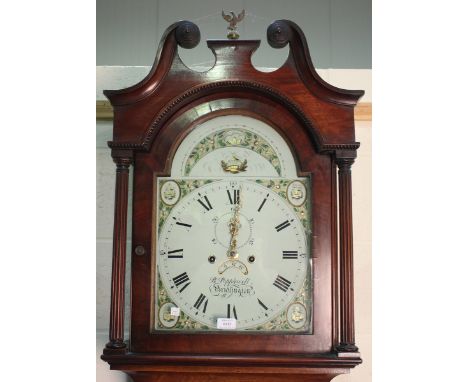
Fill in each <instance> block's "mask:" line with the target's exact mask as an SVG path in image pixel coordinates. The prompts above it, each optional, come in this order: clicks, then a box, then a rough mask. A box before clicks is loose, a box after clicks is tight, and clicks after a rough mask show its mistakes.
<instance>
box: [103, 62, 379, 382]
mask: <svg viewBox="0 0 468 382" xmlns="http://www.w3.org/2000/svg"><path fill="white" fill-rule="evenodd" d="M148 71H149V68H148V67H140V68H128V67H127V68H125V67H97V80H96V83H97V90H96V99H104V96H103V95H102V90H103V89H118V88H122V87H125V86H129V85H132V84H134V83H135V82H137V81H139V80H141V79H142V78H143V77H144V76H145V74H146V73H147V72H148ZM319 74H320V75H321V76H322V78H324V79H325V80H326V81H328V82H329V83H331V84H332V85H335V86H338V87H344V88H349V89H364V90H365V91H366V95H365V97H364V99H363V101H364V102H371V75H372V73H371V70H352V69H350V70H344V69H342V70H340V69H330V70H320V71H319ZM111 139H112V121H97V123H96V166H97V169H96V176H97V190H96V192H97V198H96V203H97V205H96V209H97V217H96V218H97V222H96V226H97V232H96V268H97V280H96V286H97V288H96V330H97V333H96V337H97V340H96V342H97V344H96V360H97V361H96V362H97V381H98V382H117V381H126V379H125V378H126V377H125V375H124V374H123V373H121V372H118V371H110V370H109V368H108V365H107V364H106V363H104V362H103V361H101V360H100V358H99V357H100V355H101V352H102V349H103V347H104V345H105V343H106V342H107V336H108V328H109V306H110V285H111V284H110V276H111V265H112V229H113V211H114V210H113V206H114V182H115V165H114V163H113V162H112V159H111V157H110V150H109V149H108V147H107V141H109V140H111ZM356 140H357V141H358V142H361V147H360V149H359V150H358V158H357V160H356V163H355V164H354V166H353V214H354V250H355V259H354V261H355V263H354V264H355V287H356V288H355V304H356V311H355V315H356V343H357V345H358V346H359V348H360V351H361V354H362V358H363V360H364V363H363V364H362V365H360V366H358V367H356V368H355V369H354V370H353V371H351V374H349V375H342V376H339V377H337V378H336V379H335V381H337V382H345V381H346V382H370V381H371V143H372V142H371V122H357V123H356ZM130 175H132V173H130ZM131 183H132V182H130V185H131ZM130 192H131V189H130ZM130 215H131V211H129V217H130ZM130 237H131V221H130V219H129V222H128V239H130ZM129 266H130V264H129V262H128V261H127V267H128V269H129ZM128 276H129V275H128V273H127V298H126V313H127V318H126V322H125V325H126V331H128V323H129V319H128V312H129V305H128V302H129V298H128V289H129V288H128V282H129V277H128Z"/></svg>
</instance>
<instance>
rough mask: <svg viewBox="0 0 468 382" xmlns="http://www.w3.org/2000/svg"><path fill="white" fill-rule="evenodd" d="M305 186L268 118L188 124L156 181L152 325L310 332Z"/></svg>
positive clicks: (159, 327) (231, 118)
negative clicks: (165, 172)
mask: <svg viewBox="0 0 468 382" xmlns="http://www.w3.org/2000/svg"><path fill="white" fill-rule="evenodd" d="M309 183H310V182H309V180H308V178H298V177H297V174H296V171H295V164H294V160H293V157H292V155H291V153H290V151H289V148H288V146H287V144H286V143H285V142H284V140H283V139H282V138H281V137H280V136H279V134H278V133H276V131H275V130H274V129H273V128H272V127H271V126H269V125H267V124H266V123H264V122H261V121H259V120H256V119H253V118H250V117H245V116H222V117H216V118H213V119H211V120H209V121H206V122H204V123H202V124H200V125H198V126H196V127H195V128H194V130H193V131H192V132H191V133H190V134H189V135H188V136H187V137H186V138H185V140H184V142H183V143H182V144H181V145H180V147H179V149H178V151H177V153H176V155H175V157H174V161H173V166H172V174H171V177H159V178H157V185H156V186H157V187H156V189H157V192H156V205H157V209H156V219H157V224H156V237H157V249H156V253H155V256H156V264H157V267H156V275H155V276H156V278H155V279H156V283H155V289H156V290H155V292H156V293H155V296H156V298H155V306H156V309H155V312H156V314H155V330H186V331H190V330H223V329H221V327H220V320H222V321H228V322H229V325H230V326H229V328H230V329H231V330H239V331H242V330H251V331H258V332H271V331H287V332H288V331H291V332H301V333H303V332H308V331H311V329H312V328H311V325H310V322H311V315H312V314H311V313H312V306H311V303H310V296H311V281H310V279H311V277H310V275H311V258H310V249H309V236H310V231H311V227H310V205H309V197H310V189H309V186H308V185H309ZM226 319H227V320H226Z"/></svg>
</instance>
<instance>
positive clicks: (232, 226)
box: [218, 187, 249, 275]
mask: <svg viewBox="0 0 468 382" xmlns="http://www.w3.org/2000/svg"><path fill="white" fill-rule="evenodd" d="M241 207H242V187H241V188H239V196H238V199H237V203H236V204H235V207H234V214H233V216H232V217H231V219H230V220H229V223H228V225H229V233H230V234H231V240H230V241H229V249H228V251H227V257H228V260H226V261H225V262H223V263H222V264H221V265H220V266H219V268H218V273H219V274H220V275H221V274H223V273H224V272H225V271H226V270H228V269H231V268H236V269H238V270H239V271H240V272H241V273H242V274H244V275H246V274H248V273H249V271H248V269H247V267H246V265H245V264H244V263H243V262H242V261H240V260H239V252H238V251H237V238H238V236H239V230H240V227H241V224H240V209H241Z"/></svg>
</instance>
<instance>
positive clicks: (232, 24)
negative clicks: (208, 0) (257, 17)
mask: <svg viewBox="0 0 468 382" xmlns="http://www.w3.org/2000/svg"><path fill="white" fill-rule="evenodd" d="M229 13H230V15H229V14H226V13H224V9H223V10H222V12H221V15H222V16H223V19H224V20H226V21H227V22H228V23H229V26H228V27H227V30H228V31H229V32H228V34H227V38H229V39H231V40H237V39H238V38H239V33H237V23H240V22H241V21H242V20H243V19H244V16H245V9H243V10H242V12H241V13H239V14H238V15H237V16H236V14H235V13H234V12H232V11H230V12H229Z"/></svg>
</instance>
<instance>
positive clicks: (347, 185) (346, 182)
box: [336, 151, 359, 352]
mask: <svg viewBox="0 0 468 382" xmlns="http://www.w3.org/2000/svg"><path fill="white" fill-rule="evenodd" d="M355 157H356V152H355V151H346V152H338V153H337V154H336V163H337V165H338V187H339V216H340V259H339V267H340V343H339V345H338V346H337V347H336V350H337V351H338V352H358V351H359V349H358V348H357V346H356V345H355V338H354V295H353V293H354V278H353V216H352V208H353V205H352V187H351V166H352V164H353V163H354V159H355Z"/></svg>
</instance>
